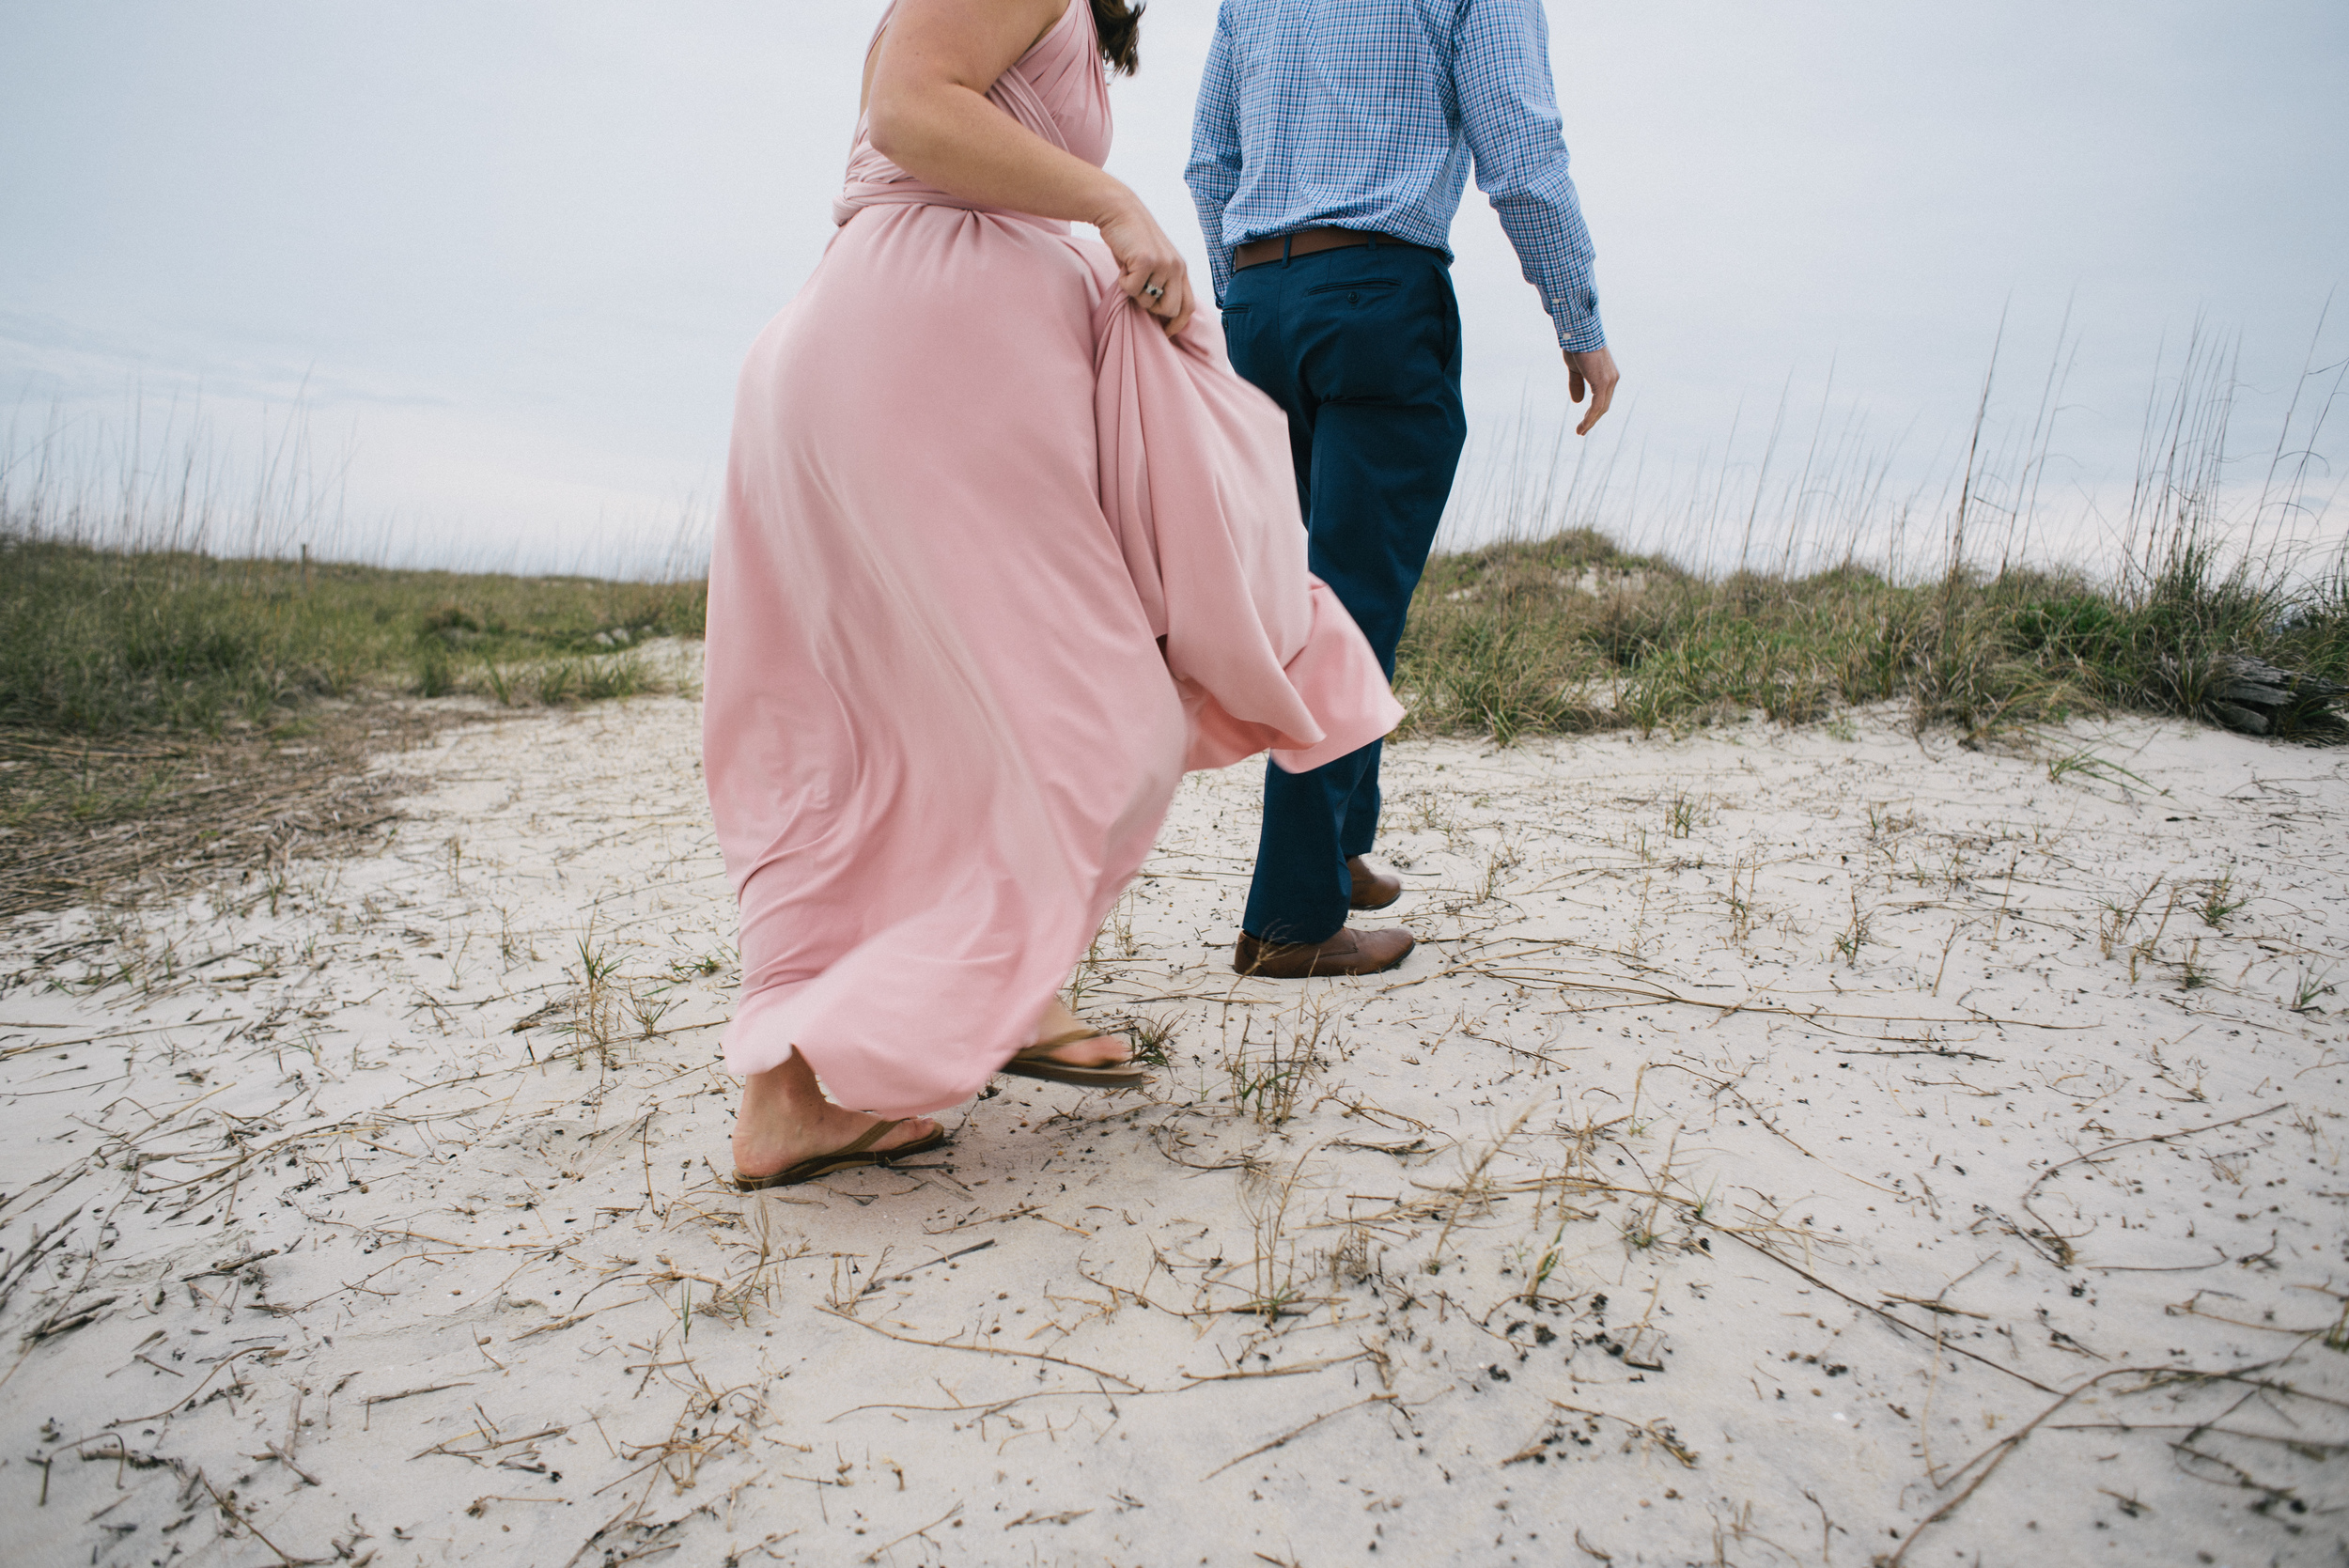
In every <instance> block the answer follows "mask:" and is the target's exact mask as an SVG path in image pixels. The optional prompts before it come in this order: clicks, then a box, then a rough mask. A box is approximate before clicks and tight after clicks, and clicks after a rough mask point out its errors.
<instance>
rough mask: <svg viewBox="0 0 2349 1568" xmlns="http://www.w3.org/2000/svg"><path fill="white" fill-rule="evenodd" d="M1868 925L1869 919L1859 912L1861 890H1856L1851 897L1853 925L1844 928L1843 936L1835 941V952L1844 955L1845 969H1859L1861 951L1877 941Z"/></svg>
mask: <svg viewBox="0 0 2349 1568" xmlns="http://www.w3.org/2000/svg"><path fill="white" fill-rule="evenodd" d="M1868 924H1869V917H1868V916H1866V915H1864V914H1862V913H1860V912H1859V889H1858V888H1854V889H1853V890H1852V895H1851V924H1849V925H1847V926H1845V927H1844V928H1843V935H1842V936H1839V937H1837V938H1836V939H1835V951H1836V952H1838V953H1840V954H1842V955H1843V967H1844V968H1845V969H1858V968H1859V950H1860V949H1861V948H1862V947H1864V946H1866V945H1867V944H1868V943H1869V942H1871V941H1873V940H1874V939H1875V938H1874V937H1873V936H1872V935H1871V934H1870V932H1869V929H1868Z"/></svg>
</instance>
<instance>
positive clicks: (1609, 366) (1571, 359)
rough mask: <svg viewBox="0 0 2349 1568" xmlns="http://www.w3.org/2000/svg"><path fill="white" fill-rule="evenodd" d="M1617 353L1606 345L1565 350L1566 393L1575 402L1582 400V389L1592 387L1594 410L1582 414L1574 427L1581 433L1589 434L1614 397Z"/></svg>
mask: <svg viewBox="0 0 2349 1568" xmlns="http://www.w3.org/2000/svg"><path fill="white" fill-rule="evenodd" d="M1620 379H1621V378H1620V377H1618V375H1617V374H1616V371H1615V356H1614V355H1612V354H1610V353H1609V352H1608V351H1607V350H1606V349H1583V350H1582V351H1581V352H1580V353H1576V352H1574V351H1573V350H1571V349H1569V350H1567V353H1566V395H1567V396H1570V397H1572V398H1573V399H1574V400H1575V401H1576V402H1578V403H1579V402H1580V401H1582V389H1583V388H1584V387H1585V386H1587V387H1589V388H1590V389H1591V410H1590V412H1588V413H1586V414H1584V415H1583V416H1582V423H1581V424H1579V425H1577V426H1576V427H1574V433H1575V434H1576V435H1578V436H1587V435H1589V434H1590V433H1591V427H1592V426H1594V425H1595V424H1597V423H1598V420H1599V416H1600V415H1601V414H1603V413H1605V412H1606V411H1607V405H1608V404H1610V403H1611V402H1613V401H1614V400H1615V382H1616V381H1617V380H1620Z"/></svg>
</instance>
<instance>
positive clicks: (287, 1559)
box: [195, 1470, 334, 1568]
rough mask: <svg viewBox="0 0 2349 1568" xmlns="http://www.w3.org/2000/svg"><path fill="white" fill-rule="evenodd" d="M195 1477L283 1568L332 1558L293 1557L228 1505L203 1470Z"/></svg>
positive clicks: (221, 1506)
mask: <svg viewBox="0 0 2349 1568" xmlns="http://www.w3.org/2000/svg"><path fill="white" fill-rule="evenodd" d="M195 1479H196V1480H198V1481H200V1482H203V1483H204V1490H206V1491H207V1492H210V1494H211V1495H212V1502H213V1504H214V1505H215V1506H217V1507H218V1508H219V1509H220V1511H221V1512H222V1513H223V1514H226V1515H227V1516H228V1517H229V1518H231V1519H234V1520H236V1522H237V1523H239V1524H241V1525H242V1526H243V1527H244V1528H245V1529H249V1530H251V1531H252V1532H253V1539H254V1540H256V1541H258V1542H259V1543H260V1544H261V1545H264V1546H267V1547H268V1548H269V1549H270V1550H271V1551H272V1552H275V1553H276V1554H277V1560H278V1562H279V1563H280V1564H282V1565H283V1568H306V1565H307V1564H310V1563H314V1562H332V1561H334V1559H333V1558H331V1557H295V1556H294V1555H293V1554H292V1553H290V1552H288V1551H287V1550H286V1548H285V1547H283V1546H281V1545H278V1544H277V1543H276V1542H274V1541H272V1540H271V1539H270V1538H269V1537H268V1536H266V1535H263V1534H262V1533H261V1527H260V1526H258V1525H257V1524H255V1523H254V1522H253V1521H252V1520H250V1519H248V1518H246V1517H245V1516H244V1515H243V1514H239V1513H238V1512H237V1511H236V1510H235V1509H233V1508H231V1507H229V1506H228V1499H227V1498H224V1497H222V1496H221V1495H220V1488H219V1487H217V1486H214V1485H213V1484H212V1483H211V1481H210V1478H208V1477H207V1476H206V1475H205V1474H204V1472H203V1471H201V1470H198V1471H197V1472H196V1474H195ZM312 1484H313V1485H315V1484H317V1483H315V1482H313V1483H312Z"/></svg>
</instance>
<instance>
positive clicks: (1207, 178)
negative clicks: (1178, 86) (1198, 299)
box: [1183, 9, 1240, 305]
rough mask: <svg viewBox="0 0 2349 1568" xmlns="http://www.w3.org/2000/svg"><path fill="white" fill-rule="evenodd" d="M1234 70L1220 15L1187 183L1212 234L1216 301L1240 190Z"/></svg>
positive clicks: (1227, 276)
mask: <svg viewBox="0 0 2349 1568" xmlns="http://www.w3.org/2000/svg"><path fill="white" fill-rule="evenodd" d="M1237 91H1238V88H1237V83H1236V81H1235V80H1234V77H1233V71H1232V37H1231V34H1230V33H1229V32H1228V31H1227V30H1226V29H1225V27H1224V24H1223V15H1222V12H1221V9H1219V10H1218V11H1217V13H1216V19H1215V41H1214V42H1213V43H1211V44H1210V45H1208V48H1207V66H1206V71H1205V72H1204V73H1203V74H1202V75H1201V76H1200V79H1199V110H1198V113H1197V114H1196V115H1195V116H1193V117H1192V119H1191V124H1190V163H1189V164H1187V165H1186V166H1185V167H1184V169H1183V183H1184V184H1186V185H1189V186H1190V199H1191V200H1192V201H1193V202H1195V203H1197V204H1198V208H1199V227H1200V228H1201V230H1202V231H1204V232H1205V233H1206V238H1207V266H1208V270H1209V272H1211V273H1212V274H1213V276H1214V281H1215V303H1217V304H1219V305H1220V304H1221V303H1223V290H1224V288H1225V287H1227V286H1228V285H1229V284H1230V283H1231V281H1232V251H1231V247H1230V246H1228V245H1226V244H1224V242H1223V209H1224V208H1225V207H1226V206H1228V205H1230V203H1231V200H1232V194H1233V193H1234V192H1235V191H1237V190H1238V189H1239V167H1240V152H1239V106H1238V102H1237Z"/></svg>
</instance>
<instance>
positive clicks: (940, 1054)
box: [704, 0, 1402, 1188]
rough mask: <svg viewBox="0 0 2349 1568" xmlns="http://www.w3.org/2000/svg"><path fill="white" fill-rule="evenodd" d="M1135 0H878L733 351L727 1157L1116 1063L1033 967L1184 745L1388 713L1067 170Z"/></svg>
mask: <svg viewBox="0 0 2349 1568" xmlns="http://www.w3.org/2000/svg"><path fill="white" fill-rule="evenodd" d="M1136 21H1137V17H1136V15H1135V13H1134V12H1132V11H1130V10H1128V8H1127V7H1126V5H1125V3H1124V0H897V3H896V4H895V5H894V6H893V7H892V8H890V10H889V11H888V12H886V13H885V14H884V15H883V17H882V19H881V23H880V27H879V30H878V32H877V33H876V36H875V41H874V44H873V47H872V49H871V51H870V52H869V53H868V54H867V57H866V64H865V75H864V81H865V98H864V101H865V111H864V114H863V116H862V117H861V119H860V121H859V123H858V127H857V134H856V138H855V142H854V146H853V150H852V152H851V155H850V159H849V166H848V181H847V184H846V186H845V187H844V189H843V191H842V194H841V197H840V200H839V201H838V202H837V203H836V204H835V206H834V211H833V217H834V220H835V222H836V223H837V224H838V225H839V226H838V230H837V232H836V234H835V235H834V237H833V239H832V243H831V245H830V247H829V248H828V249H827V251H826V253H825V255H824V258H823V260H822V262H821V263H820V264H819V265H818V266H817V270H816V272H815V273H814V274H813V275H812V276H811V277H810V278H809V279H808V281H807V283H806V285H805V287H802V288H801V291H800V294H799V296H798V297H797V298H796V299H795V300H794V301H793V302H792V303H791V304H790V305H789V306H788V307H787V308H786V310H785V311H784V312H783V314H782V315H780V316H778V317H777V318H775V319H774V320H773V321H772V322H771V323H770V324H769V326H768V327H767V329H766V330H765V332H763V333H762V334H760V336H759V338H758V341H757V343H756V344H755V345H754V348H753V349H752V350H751V353H750V357H749V361H748V363H747V364H746V365H744V367H743V371H742V377H741V381H740V385H739V395H738V401H737V406H736V415H735V428H734V440H733V446H732V451H731V455H730V458H729V462H728V468H727V482H726V493H725V504H724V513H723V520H722V523H721V526H720V529H719V533H718V537H717V540H716V544H715V549H714V552H713V557H712V560H711V563H710V581H709V628H708V672H707V676H706V681H705V687H706V696H707V706H706V709H705V714H704V755H705V763H706V767H707V770H708V785H709V798H710V805H711V808H712V811H713V813H714V815H715V817H716V821H717V826H718V835H719V842H720V846H721V847H722V849H723V852H724V855H725V861H726V868H727V872H728V875H729V877H731V879H732V881H733V883H734V886H735V889H736V893H737V896H738V897H739V901H740V906H741V956H742V995H741V1001H740V1005H739V1010H738V1012H737V1014H736V1017H735V1019H734V1022H733V1023H732V1025H731V1026H730V1027H729V1029H728V1031H727V1033H726V1037H725V1060H726V1064H727V1066H728V1067H729V1068H730V1069H732V1070H733V1071H735V1072H736V1073H739V1074H740V1075H742V1076H743V1077H744V1079H745V1080H746V1081H745V1085H744V1091H743V1097H742V1106H741V1111H740V1114H739V1118H738V1120H737V1122H736V1126H735V1132H734V1159H735V1167H736V1179H737V1181H738V1182H739V1184H740V1185H741V1186H743V1187H745V1188H756V1187H765V1186H772V1185H777V1184H780V1183H785V1182H793V1181H803V1180H806V1179H808V1178H810V1177H812V1176H817V1175H821V1174H824V1173H825V1172H830V1171H835V1170H840V1169H844V1168H847V1167H848V1166H853V1165H863V1164H875V1163H882V1162H885V1161H887V1160H889V1159H891V1158H894V1157H900V1156H903V1155H907V1154H910V1153H914V1152H916V1151H919V1150H923V1149H927V1148H931V1147H934V1146H935V1145H936V1144H938V1143H939V1142H940V1141H942V1140H943V1138H944V1136H945V1135H944V1133H943V1132H942V1131H941V1128H940V1127H939V1126H938V1124H937V1123H936V1122H934V1121H931V1120H929V1119H928V1118H926V1117H925V1116H922V1115H920V1114H919V1113H920V1112H923V1111H926V1110H941V1109H943V1108H945V1107H947V1106H950V1105H953V1104H955V1103H957V1101H960V1100H962V1099H965V1098H967V1097H968V1096H970V1095H971V1094H974V1093H976V1092H977V1091H978V1090H979V1089H980V1088H981V1087H982V1086H983V1085H984V1084H985V1082H986V1080H987V1079H988V1076H989V1075H991V1074H993V1073H995V1072H999V1071H1014V1072H1021V1073H1026V1074H1028V1075H1030V1076H1034V1077H1043V1078H1050V1079H1059V1080H1062V1081H1068V1082H1079V1083H1093V1084H1097V1085H1100V1086H1103V1087H1112V1088H1119V1087H1132V1086H1136V1085H1139V1084H1141V1083H1143V1082H1145V1081H1146V1078H1145V1076H1144V1075H1143V1074H1142V1073H1141V1072H1140V1071H1139V1070H1138V1069H1137V1068H1135V1067H1134V1066H1133V1065H1132V1064H1131V1063H1128V1061H1127V1046H1126V1044H1125V1042H1124V1041H1122V1040H1120V1039H1117V1038H1115V1037H1112V1036H1107V1035H1102V1034H1099V1033H1097V1032H1095V1031H1093V1030H1091V1029H1089V1028H1087V1027H1085V1026H1084V1025H1083V1024H1081V1022H1080V1021H1079V1020H1078V1019H1077V1018H1076V1017H1074V1016H1073V1015H1071V1014H1070V1013H1069V1012H1068V1011H1067V1010H1066V1008H1065V1007H1063V1006H1062V1005H1061V1003H1060V1001H1059V1000H1058V996H1057V992H1058V988H1059V986H1060V985H1061V983H1062V982H1063V981H1064V980H1065V979H1066V976H1067V974H1068V972H1069V970H1070V968H1071V967H1072V966H1073V965H1074V964H1075V963H1076V962H1077V960H1078V959H1079V958H1080V957H1081V956H1082V955H1083V954H1084V951H1085V949H1086V946H1087V944H1088V943H1089V942H1090V941H1091V940H1092V939H1093V937H1094V934H1095V933H1096V932H1097V930H1098V929H1099V926H1100V923H1101V921H1102V920H1103V919H1104V918H1105V917H1106V916H1107V914H1108V912H1109V910H1110V908H1111V907H1112V904H1113V903H1114V902H1115V900H1116V898H1117V896H1118V893H1120V891H1121V890H1122V889H1123V888H1124V887H1125V885H1126V883H1127V882H1128V879H1129V878H1130V877H1132V876H1133V874H1134V872H1135V871H1136V870H1137V869H1138V868H1139V867H1140V865H1141V863H1142V861H1143V857H1144V856H1145V855H1147V854H1148V852H1149V849H1150V846H1151V842H1152V840H1153V839H1154V837H1155V836H1156V834H1157V832H1158V830H1159V825H1160V824H1161V823H1162V822H1163V820H1164V819H1165V815H1166V810H1167V807H1168V805H1169V803H1170V802H1171V800H1172V799H1173V796H1174V791H1175V784H1176V783H1177V782H1178V781H1179V779H1180V777H1181V775H1182V772H1183V770H1184V769H1185V768H1199V767H1221V766H1225V765H1227V764H1230V763H1232V762H1236V761H1238V760H1239V759H1240V758H1241V757H1243V756H1246V755H1249V754H1251V753H1255V752H1258V751H1263V750H1266V749H1268V748H1269V749H1270V750H1271V751H1272V753H1273V755H1274V758H1275V760H1276V761H1277V762H1279V763H1281V764H1282V765H1283V766H1289V767H1293V768H1310V767H1314V766H1316V765H1318V764H1319V763H1320V762H1322V761H1324V760H1327V759H1328V758H1329V757H1331V756H1336V755H1341V754H1344V753H1347V752H1350V751H1352V750H1354V749H1355V748H1357V747H1359V746H1361V745H1363V744H1365V743H1367V742H1368V741H1369V740H1371V739H1374V738H1376V737H1377V736H1379V735H1382V734H1384V733H1385V732H1386V731H1387V730H1389V729H1391V728H1392V726H1393V724H1394V722H1395V721H1396V720H1397V719H1399V718H1400V717H1401V713H1402V709H1401V708H1400V706H1398V705H1397V704H1396V703H1395V702H1394V700H1393V697H1392V694H1391V693H1390V692H1389V691H1388V689H1387V685H1386V682H1385V679H1384V677H1383V675H1381V673H1380V671H1379V668H1378V665H1377V660H1375V659H1374V658H1373V656H1372V655H1371V652H1370V649H1369V646H1368V644H1365V643H1364V642H1363V640H1362V637H1361V633H1360V631H1358V630H1357V629H1355V627H1354V624H1353V623H1352V621H1351V620H1349V619H1347V617H1346V613H1345V611H1344V610H1343V609H1342V608H1341V607H1340V606H1339V605H1338V604H1337V601H1336V599H1335V598H1334V597H1333V596H1331V595H1330V592H1329V590H1328V589H1326V588H1325V587H1323V586H1322V585H1321V584H1320V583H1318V582H1315V581H1314V580H1313V579H1312V578H1311V577H1309V576H1308V575H1307V573H1306V570H1305V536H1304V531H1303V528H1302V526H1301V524H1300V523H1299V518H1298V509H1297V492H1296V488H1295V481H1294V479H1293V477H1292V474H1291V469H1290V464H1289V455H1288V436H1287V428H1286V424H1285V421H1284V419H1283V416H1282V414H1281V413H1280V412H1279V411H1278V410H1276V409H1275V408H1274V406H1273V405H1272V404H1271V402H1270V401H1269V400H1268V399H1266V398H1265V397H1264V396H1262V395H1261V394H1259V393H1257V392H1256V391H1255V390H1254V389H1253V388H1252V387H1250V386H1248V385H1247V384H1246V383H1245V382H1243V381H1241V380H1239V379H1238V378H1237V376H1235V375H1234V374H1233V373H1232V370H1231V368H1230V365H1229V364H1228V362H1227V361H1226V360H1225V358H1224V354H1223V349H1222V345H1221V337H1220V335H1219V334H1217V332H1216V331H1215V329H1214V327H1213V326H1212V325H1211V324H1209V323H1207V322H1206V321H1205V320H1193V318H1192V301H1191V293H1190V282H1189V279H1188V276H1187V274H1186V272H1185V269H1184V266H1183V262H1182V259H1181V257H1180V256H1179V254H1178V253H1177V251H1176V250H1175V246H1174V244H1173V243H1172V242H1171V241H1169V240H1168V239H1167V237H1166V235H1165V233H1164V232H1163V231H1162V230H1161V229H1160V228H1159V225H1158V224H1157V222H1156V221H1155V220H1154V219H1153V218H1152V217H1151V216H1150V213H1149V211H1148V210H1146V209H1145V208H1144V207H1143V204H1142V202H1141V201H1140V200H1139V199H1138V198H1137V197H1136V196H1135V195H1134V194H1133V193H1132V192H1131V191H1130V190H1128V189H1127V187H1126V186H1125V185H1124V184H1122V183H1121V182H1119V181H1118V180H1116V179H1112V177H1111V176H1110V175H1108V174H1107V173H1106V172H1104V170H1103V169H1102V167H1101V164H1102V162H1103V160H1104V159H1105V158H1106V157H1107V156H1108V152H1109V141H1110V116H1109V97H1108V83H1107V66H1110V65H1113V66H1116V67H1119V68H1121V69H1124V70H1131V69H1132V67H1133V63H1134V29H1135V23H1136ZM1072 221H1076V222H1083V223H1089V224H1091V225H1094V226H1095V227H1096V229H1097V231H1098V233H1099V235H1100V239H1099V240H1097V241H1096V240H1093V239H1089V238H1080V237H1078V236H1076V235H1074V234H1072V233H1071V231H1070V224H1071V222H1072ZM819 1080H820V1081H819ZM827 1091H829V1096H830V1097H827Z"/></svg>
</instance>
